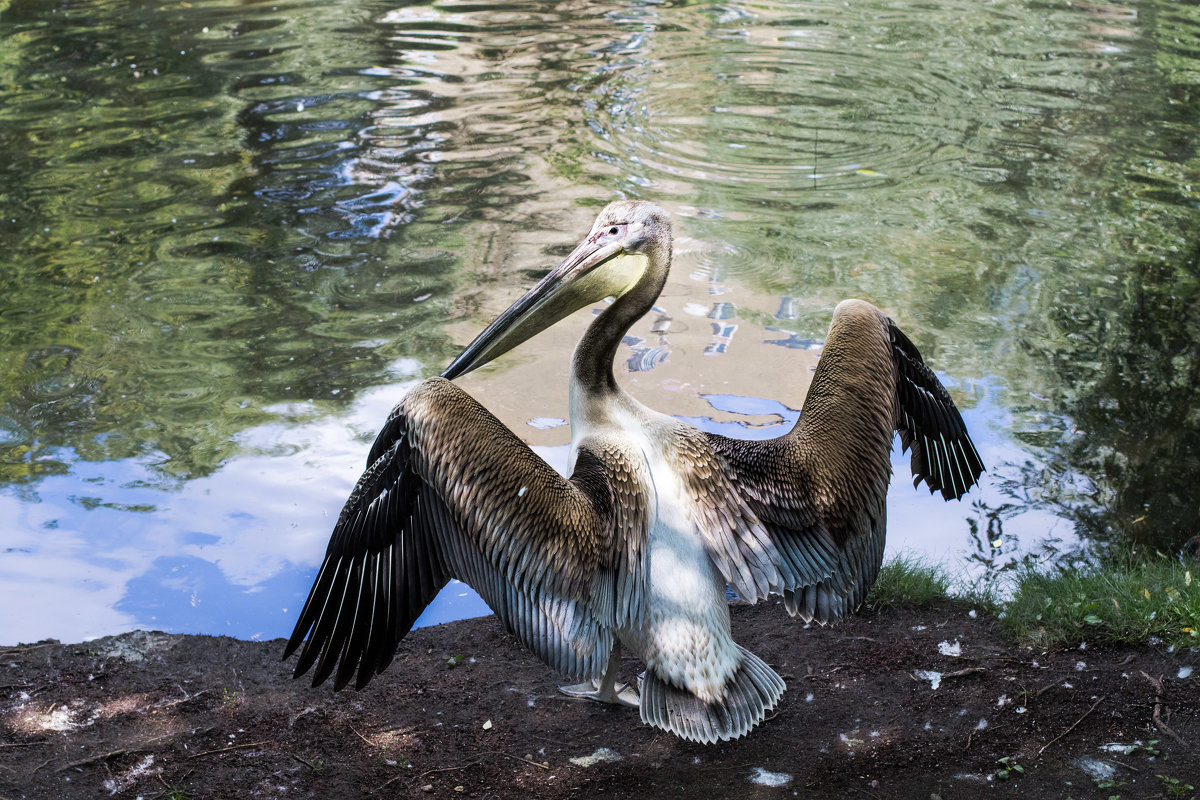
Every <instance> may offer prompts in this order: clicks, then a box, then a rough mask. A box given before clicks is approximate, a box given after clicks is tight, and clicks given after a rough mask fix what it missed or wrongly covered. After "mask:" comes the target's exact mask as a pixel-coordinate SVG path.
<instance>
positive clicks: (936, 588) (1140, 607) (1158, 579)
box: [864, 552, 1200, 648]
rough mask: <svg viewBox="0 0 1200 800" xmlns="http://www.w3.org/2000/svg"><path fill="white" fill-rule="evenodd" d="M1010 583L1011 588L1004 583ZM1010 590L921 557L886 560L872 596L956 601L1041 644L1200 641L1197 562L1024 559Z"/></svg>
mask: <svg viewBox="0 0 1200 800" xmlns="http://www.w3.org/2000/svg"><path fill="white" fill-rule="evenodd" d="M1005 588H1008V587H1005ZM1011 588H1012V591H1011V594H1010V593H1008V592H1001V590H1000V589H998V587H997V586H996V584H995V583H985V582H977V583H974V584H968V583H964V582H963V581H962V580H956V579H954V578H953V577H951V576H950V574H949V573H947V571H946V569H945V568H944V567H943V566H941V565H939V564H936V563H932V562H929V561H926V560H925V559H923V558H920V557H919V556H913V555H907V554H905V555H900V556H897V557H896V558H893V559H892V560H890V561H888V562H887V563H886V564H884V565H883V567H882V568H881V569H880V571H879V578H878V579H877V580H876V581H875V585H874V586H873V587H872V588H871V591H870V593H869V594H868V595H867V599H866V602H865V604H864V605H865V606H866V607H867V608H869V609H871V610H873V611H880V610H883V609H888V608H921V607H923V606H928V605H930V604H932V603H933V602H935V601H937V600H943V599H947V598H949V599H954V600H957V601H960V602H964V603H967V604H969V605H971V606H972V607H974V608H978V609H979V610H980V611H981V612H983V613H988V614H992V615H995V616H996V617H998V618H999V619H1001V620H1002V621H1003V623H1004V626H1005V628H1007V629H1008V630H1009V631H1010V632H1011V633H1013V634H1014V635H1015V636H1016V637H1017V638H1018V639H1021V640H1023V641H1025V642H1028V643H1030V644H1033V645H1035V646H1038V647H1043V648H1049V647H1065V646H1074V645H1078V644H1080V643H1081V642H1085V641H1086V642H1090V643H1097V644H1100V643H1111V644H1137V645H1145V644H1163V645H1168V646H1175V647H1200V565H1197V564H1196V563H1195V562H1192V563H1190V564H1189V565H1185V564H1181V563H1180V562H1179V560H1178V559H1173V558H1169V557H1166V556H1162V555H1157V556H1145V555H1136V554H1133V553H1131V552H1123V553H1120V554H1118V555H1115V556H1109V557H1107V558H1104V559H1102V560H1101V561H1099V562H1097V563H1094V564H1089V565H1084V566H1059V567H1053V568H1049V569H1047V568H1046V567H1045V566H1043V567H1041V568H1040V569H1039V568H1037V567H1035V566H1034V565H1027V566H1025V567H1023V568H1021V569H1019V570H1018V571H1017V572H1016V573H1015V575H1014V577H1013V580H1012V584H1011Z"/></svg>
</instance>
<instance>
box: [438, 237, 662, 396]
mask: <svg viewBox="0 0 1200 800" xmlns="http://www.w3.org/2000/svg"><path fill="white" fill-rule="evenodd" d="M612 233H613V232H612V230H611V229H604V230H599V231H593V232H592V233H591V234H589V235H588V237H587V238H586V239H584V240H583V241H582V242H580V243H579V245H578V246H577V247H576V248H575V249H574V250H573V251H571V255H569V256H567V257H566V258H565V259H563V262H562V263H561V264H559V265H558V266H557V267H555V268H554V269H553V270H552V271H551V272H550V274H549V275H547V276H546V277H544V278H542V280H541V281H539V282H538V284H537V285H536V286H534V287H533V288H532V289H530V290H529V291H528V292H526V293H525V295H524V296H523V297H521V299H519V300H517V302H515V303H513V304H512V305H511V306H509V308H508V310H507V311H505V312H504V313H502V314H501V315H500V316H498V317H496V319H495V320H494V321H493V322H492V324H491V325H488V326H487V327H486V328H485V329H484V330H483V333H481V334H479V335H478V336H476V337H475V341H473V342H471V343H470V344H469V345H467V349H466V350H463V351H462V353H461V354H460V355H459V357H458V358H456V359H454V361H453V363H451V364H450V366H448V367H446V370H445V372H443V373H442V377H443V378H449V379H451V380H453V379H454V378H457V377H458V376H459V375H465V374H466V373H468V372H470V371H471V370H473V369H477V368H478V367H482V366H483V365H484V364H486V363H488V362H489V361H491V360H492V359H494V358H496V357H498V356H500V355H501V354H503V353H506V352H508V351H509V350H512V349H513V348H514V347H516V346H517V345H519V344H521V343H522V342H524V341H525V340H526V339H529V338H530V337H532V336H534V335H535V334H537V333H540V332H542V331H544V330H545V329H546V328H549V327H550V326H551V325H553V324H554V323H556V322H558V321H559V320H561V319H563V318H564V317H566V316H568V315H569V314H571V313H573V312H575V311H578V310H579V309H581V308H583V307H584V306H587V305H591V304H592V303H598V302H600V301H601V300H603V299H604V298H605V297H609V296H610V295H620V294H622V293H623V292H625V291H626V290H627V289H628V288H629V287H630V286H632V285H633V283H634V282H636V280H637V278H638V277H640V276H641V274H642V272H644V271H645V260H646V259H645V256H630V255H627V254H625V251H624V249H623V248H622V240H621V238H620V237H615V236H613V235H612ZM602 265H604V269H597V268H598V267H601V266H602Z"/></svg>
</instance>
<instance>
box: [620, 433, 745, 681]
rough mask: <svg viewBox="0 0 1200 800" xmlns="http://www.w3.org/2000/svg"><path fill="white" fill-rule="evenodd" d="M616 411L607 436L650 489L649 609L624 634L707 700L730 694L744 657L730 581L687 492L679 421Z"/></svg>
mask: <svg viewBox="0 0 1200 800" xmlns="http://www.w3.org/2000/svg"><path fill="white" fill-rule="evenodd" d="M650 413H651V414H652V416H650V418H649V419H647V418H646V416H647V415H645V414H636V415H634V414H628V413H621V412H619V411H618V413H614V414H612V415H611V417H610V423H611V424H610V425H605V426H603V427H604V428H606V430H605V434H606V435H605V438H606V439H608V440H609V441H610V442H613V441H614V440H615V441H619V443H620V446H621V449H622V450H623V451H625V456H626V459H627V463H633V464H636V465H637V471H638V472H639V473H640V474H639V475H638V479H639V480H638V482H639V483H640V484H641V487H642V491H644V492H646V494H647V498H646V504H645V509H646V525H647V549H648V558H647V562H648V563H646V564H645V569H647V570H648V580H647V582H646V588H645V597H644V602H645V609H644V611H645V613H644V615H643V616H642V620H643V622H642V624H641V625H640V626H639V627H637V628H632V627H631V628H624V629H621V630H619V631H618V635H619V636H620V638H621V639H622V641H623V642H625V643H626V644H627V645H628V646H629V647H631V648H632V649H634V650H635V651H637V653H638V655H639V656H640V658H641V659H642V661H643V662H644V663H645V664H646V666H647V668H649V669H653V670H654V671H655V672H656V673H657V674H658V675H659V676H660V677H662V678H663V679H664V680H666V681H667V682H669V683H671V684H673V685H675V686H678V687H680V688H684V689H687V690H688V691H690V692H692V693H693V694H694V695H696V696H697V697H698V698H700V699H701V700H703V701H704V702H715V701H717V700H719V699H720V698H721V697H722V695H723V694H724V689H725V683H726V681H727V680H728V679H729V678H730V676H731V675H732V674H733V673H734V672H735V671H736V670H737V667H738V664H739V661H740V656H739V651H738V647H737V645H736V644H734V642H733V639H732V637H731V636H730V630H729V606H728V600H727V598H726V594H725V580H724V579H723V578H722V577H721V574H720V572H718V570H717V568H716V567H715V566H714V564H713V562H712V559H711V558H710V557H709V554H708V552H707V549H706V547H705V541H704V537H703V536H702V535H701V532H700V531H699V530H698V528H697V520H701V519H703V518H705V516H706V515H705V514H703V513H701V510H700V509H698V508H697V507H696V503H697V499H696V498H695V496H694V494H693V493H692V492H690V491H688V488H687V487H688V485H689V483H690V481H689V479H688V476H687V475H686V472H685V471H686V470H688V469H689V468H690V467H691V463H690V461H689V459H687V458H686V457H684V456H683V455H682V453H681V451H680V449H679V448H678V445H677V442H678V441H679V436H678V435H677V433H678V431H677V430H676V429H677V426H678V425H679V423H678V422H677V421H675V420H672V419H671V418H670V417H665V416H663V415H658V414H653V412H650Z"/></svg>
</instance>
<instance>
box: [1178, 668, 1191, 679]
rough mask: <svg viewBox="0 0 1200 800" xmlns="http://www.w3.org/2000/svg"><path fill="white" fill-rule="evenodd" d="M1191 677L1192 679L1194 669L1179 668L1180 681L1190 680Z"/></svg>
mask: <svg viewBox="0 0 1200 800" xmlns="http://www.w3.org/2000/svg"><path fill="white" fill-rule="evenodd" d="M1190 677H1192V668H1191V667H1180V668H1179V678H1180V680H1182V679H1184V678H1190Z"/></svg>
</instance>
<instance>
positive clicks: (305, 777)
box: [0, 604, 1200, 800]
mask: <svg viewBox="0 0 1200 800" xmlns="http://www.w3.org/2000/svg"><path fill="white" fill-rule="evenodd" d="M733 612H734V614H733V616H734V632H735V636H736V638H737V639H738V641H739V642H741V643H742V644H743V645H745V646H747V647H749V648H750V649H751V650H753V651H754V652H756V653H758V654H759V655H760V656H762V657H763V658H764V659H765V660H766V661H767V662H768V663H770V664H771V665H772V666H773V667H774V668H775V669H776V670H777V671H778V672H779V673H780V674H781V675H783V677H784V678H785V679H786V680H787V682H788V691H787V693H786V694H785V695H784V697H783V700H782V701H781V702H780V705H779V707H778V708H777V710H776V712H775V713H774V714H773V716H772V717H771V718H769V719H768V720H767V721H766V722H765V723H764V724H763V725H762V726H760V727H759V728H758V729H756V730H755V731H754V732H752V733H751V734H750V735H749V736H748V737H745V738H743V739H741V740H739V741H735V742H729V743H725V744H720V745H715V746H701V745H695V744H689V743H687V742H683V741H680V740H678V739H676V738H675V737H673V736H671V735H668V734H665V733H661V732H658V731H656V730H653V729H650V728H646V727H644V726H643V725H641V724H640V722H639V721H638V718H637V713H636V711H631V710H627V709H617V708H609V707H603V706H599V705H595V704H592V703H589V702H587V701H579V700H573V699H569V698H567V697H565V696H563V695H560V694H558V693H557V692H556V691H555V687H556V686H557V684H558V683H559V682H560V679H559V677H558V676H557V675H555V674H554V673H553V672H552V671H551V670H549V669H548V668H546V667H545V666H543V665H542V664H541V663H540V662H538V661H537V660H536V659H534V658H533V657H532V656H530V655H529V654H527V653H526V652H525V651H524V650H523V649H521V648H520V647H519V646H518V645H517V644H516V642H515V641H514V640H513V639H512V638H511V637H509V636H508V635H507V634H505V633H504V631H503V630H502V629H501V627H500V626H499V624H498V623H497V622H496V620H495V619H494V618H485V619H479V620H467V621H463V622H455V623H451V624H448V625H444V626H439V627H436V628H425V629H422V630H418V631H415V632H413V633H412V634H411V635H410V636H409V637H408V639H406V640H405V642H404V643H403V644H402V645H401V647H400V651H399V653H398V654H397V656H396V659H395V661H394V662H393V663H392V665H391V667H390V668H389V669H388V671H387V672H385V673H384V675H383V676H381V677H380V678H378V679H376V681H375V682H374V683H372V684H371V685H370V686H369V687H367V689H366V690H364V691H362V692H353V691H346V692H341V693H339V694H334V693H333V692H332V691H330V690H329V689H328V688H318V689H311V688H309V687H308V685H307V683H306V682H303V681H293V680H292V679H291V667H292V665H291V663H282V662H280V660H279V654H280V653H281V651H282V644H283V643H282V641H274V642H245V641H237V640H233V639H226V638H214V637H207V636H179V635H166V634H160V633H142V632H139V633H133V634H126V635H123V636H118V637H111V638H106V639H101V640H97V641H94V642H89V643H86V644H71V645H63V644H59V643H56V642H43V643H40V644H36V645H28V646H21V647H12V648H5V649H3V650H0V669H2V673H0V798H6V799H7V800H15V798H75V797H79V798H85V797H86V798H94V797H108V796H112V797H119V798H135V797H143V798H147V800H149V798H156V797H157V798H175V799H176V800H178V799H179V798H207V797H214V798H217V797H220V798H227V797H315V798H329V797H355V796H364V795H373V796H382V797H422V798H429V797H447V798H450V797H453V798H458V797H474V798H488V797H491V798H508V797H530V798H557V797H589V796H593V795H599V796H606V797H631V798H633V797H667V796H669V797H673V798H677V799H678V800H686V799H687V798H702V800H711V798H714V797H725V796H733V795H738V796H744V797H793V796H801V797H846V796H867V797H880V798H892V797H930V796H931V795H932V794H936V795H938V796H940V797H941V798H947V799H948V798H956V797H972V796H975V795H977V794H978V793H979V792H981V791H983V792H986V793H987V794H988V795H989V796H1009V795H1021V796H1026V795H1027V796H1030V797H1054V798H1065V797H1075V798H1089V797H1104V798H1107V797H1109V796H1111V795H1120V796H1121V797H1123V798H1130V797H1192V796H1193V795H1194V794H1198V793H1200V792H1198V791H1196V790H1186V789H1182V787H1184V786H1186V785H1187V784H1191V785H1193V786H1198V787H1200V751H1198V750H1196V749H1195V748H1196V746H1197V745H1198V744H1200V669H1196V670H1192V671H1190V674H1189V670H1188V669H1187V668H1188V667H1191V666H1193V665H1195V662H1196V661H1198V660H1200V658H1198V656H1197V654H1196V653H1194V652H1187V653H1167V652H1164V651H1162V650H1161V649H1158V648H1154V647H1146V648H1141V649H1112V648H1099V647H1086V648H1085V649H1075V648H1072V649H1070V650H1060V651H1053V652H1041V651H1035V650H1032V649H1029V648H1027V647H1024V646H1019V645H1017V644H1015V643H1014V642H1012V641H1011V640H1010V639H1009V638H1008V637H1007V636H1006V634H1005V633H1004V632H1003V631H1002V630H1001V629H1000V628H999V626H998V624H997V623H996V622H995V620H992V619H989V618H986V617H985V616H983V615H977V616H972V615H971V613H970V609H969V608H968V607H965V606H959V605H955V604H943V605H939V606H937V607H934V608H932V609H923V610H919V611H887V612H883V613H880V614H867V615H863V616H859V617H856V618H854V619H852V620H849V621H847V622H844V623H842V624H840V625H838V626H836V627H833V628H828V629H821V628H816V627H814V628H810V629H807V630H806V629H803V627H802V626H801V625H798V624H796V623H794V622H792V621H790V620H788V619H787V617H786V615H785V614H784V613H783V612H782V610H781V609H779V608H777V607H744V606H742V607H736V608H734V609H733ZM1197 666H1200V665H1197ZM625 667H626V670H627V672H628V673H629V674H628V677H629V678H633V677H634V675H635V672H636V669H638V667H637V664H636V663H635V662H633V661H627V662H626V664H625ZM1152 742H1153V743H1152ZM1139 743H1140V744H1139ZM1002 759H1007V761H1002ZM1016 767H1020V769H1019V770H1018V769H1016ZM1159 776H1165V777H1159ZM1173 791H1174V792H1179V793H1177V794H1173V793H1172V792H1173Z"/></svg>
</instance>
